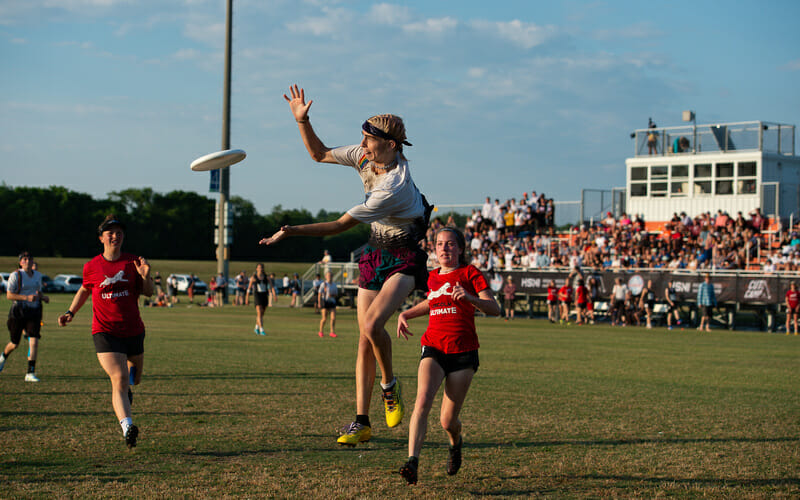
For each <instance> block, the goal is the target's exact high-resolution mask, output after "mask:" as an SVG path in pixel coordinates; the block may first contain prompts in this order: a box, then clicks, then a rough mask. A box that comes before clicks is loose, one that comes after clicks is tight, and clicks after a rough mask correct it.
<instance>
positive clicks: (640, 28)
mask: <svg viewBox="0 0 800 500" xmlns="http://www.w3.org/2000/svg"><path fill="white" fill-rule="evenodd" d="M662 35H663V33H662V32H661V31H659V30H658V29H656V28H654V27H653V25H652V24H651V23H649V22H642V23H637V24H632V25H630V26H625V27H622V28H616V29H599V30H595V31H594V32H592V37H593V38H594V39H596V40H614V39H619V38H623V39H648V38H655V37H660V36H662Z"/></svg>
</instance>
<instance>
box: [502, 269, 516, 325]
mask: <svg viewBox="0 0 800 500" xmlns="http://www.w3.org/2000/svg"><path fill="white" fill-rule="evenodd" d="M516 295H517V285H515V284H514V279H513V278H512V277H511V275H509V276H508V278H507V279H506V284H505V285H504V286H503V309H505V310H506V321H508V320H509V319H514V299H515V298H516Z"/></svg>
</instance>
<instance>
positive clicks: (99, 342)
mask: <svg viewBox="0 0 800 500" xmlns="http://www.w3.org/2000/svg"><path fill="white" fill-rule="evenodd" d="M92 340H94V350H95V352H97V353H98V354H99V353H101V352H118V353H120V354H127V355H128V356H129V357H130V356H137V355H139V354H142V353H144V332H142V333H141V334H139V335H136V336H134V337H115V336H113V335H111V334H110V333H104V332H100V333H95V334H94V335H92Z"/></svg>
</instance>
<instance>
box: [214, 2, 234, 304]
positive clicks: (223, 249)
mask: <svg viewBox="0 0 800 500" xmlns="http://www.w3.org/2000/svg"><path fill="white" fill-rule="evenodd" d="M227 4H228V7H227V12H226V18H225V83H224V87H223V91H222V93H223V99H222V149H230V148H231V39H232V36H231V32H232V24H233V19H232V17H233V0H228V2H227ZM229 195H230V168H229V167H225V168H223V169H221V171H220V182H219V206H218V207H217V220H218V221H219V231H218V235H219V237H218V238H217V273H222V275H223V276H224V277H225V281H226V283H227V280H228V259H229V258H230V255H229V250H230V248H229V246H228V239H229V238H228V231H229V230H230V228H229V227H228V217H227V216H228V213H227V212H228V211H227V210H226V208H227V206H228V197H229ZM224 290H227V286H226V287H225V289H224Z"/></svg>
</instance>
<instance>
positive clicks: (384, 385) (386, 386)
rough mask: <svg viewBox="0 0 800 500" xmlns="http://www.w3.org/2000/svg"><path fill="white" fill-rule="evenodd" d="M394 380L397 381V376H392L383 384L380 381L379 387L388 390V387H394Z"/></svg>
mask: <svg viewBox="0 0 800 500" xmlns="http://www.w3.org/2000/svg"><path fill="white" fill-rule="evenodd" d="M395 382H397V377H394V378H393V379H392V381H391V382H389V383H388V384H384V383H383V382H381V389H383V390H384V391H388V390H389V389H391V388H392V387H394V384H395Z"/></svg>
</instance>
